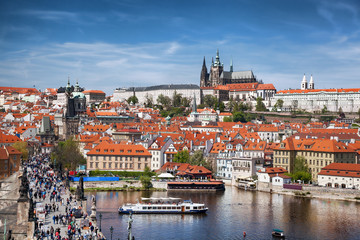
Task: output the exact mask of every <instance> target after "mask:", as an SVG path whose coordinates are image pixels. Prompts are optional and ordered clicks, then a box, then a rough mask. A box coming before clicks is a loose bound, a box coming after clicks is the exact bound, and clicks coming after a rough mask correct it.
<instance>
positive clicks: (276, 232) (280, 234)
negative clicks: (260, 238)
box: [271, 229, 285, 239]
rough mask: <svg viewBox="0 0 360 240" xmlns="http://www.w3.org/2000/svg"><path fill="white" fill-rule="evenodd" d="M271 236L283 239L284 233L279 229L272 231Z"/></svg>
mask: <svg viewBox="0 0 360 240" xmlns="http://www.w3.org/2000/svg"><path fill="white" fill-rule="evenodd" d="M271 235H272V236H273V237H275V238H282V239H284V238H285V235H284V231H283V230H280V229H273V231H272V233H271Z"/></svg>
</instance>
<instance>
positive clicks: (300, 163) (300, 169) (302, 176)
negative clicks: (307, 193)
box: [290, 156, 311, 182]
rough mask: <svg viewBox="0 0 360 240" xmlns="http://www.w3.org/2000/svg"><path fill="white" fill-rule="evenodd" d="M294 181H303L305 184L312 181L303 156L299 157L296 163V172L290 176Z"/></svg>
mask: <svg viewBox="0 0 360 240" xmlns="http://www.w3.org/2000/svg"><path fill="white" fill-rule="evenodd" d="M290 176H291V177H292V179H293V180H294V181H297V180H301V181H304V182H309V181H311V173H310V171H309V167H308V165H307V163H306V159H305V157H303V156H297V157H296V158H295V162H294V170H293V172H292V173H291V174H290Z"/></svg>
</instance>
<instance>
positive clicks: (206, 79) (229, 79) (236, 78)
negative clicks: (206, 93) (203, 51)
mask: <svg viewBox="0 0 360 240" xmlns="http://www.w3.org/2000/svg"><path fill="white" fill-rule="evenodd" d="M255 82H257V80H256V78H255V76H254V74H253V72H252V71H251V70H248V71H239V72H234V71H233V63H232V60H231V63H230V71H224V64H223V63H221V61H220V57H219V50H217V52H216V58H215V62H214V60H212V62H211V67H210V72H208V70H207V67H206V63H205V57H204V61H203V65H202V68H201V74H200V87H216V86H218V85H227V84H233V83H255Z"/></svg>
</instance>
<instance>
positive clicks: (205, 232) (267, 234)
mask: <svg viewBox="0 0 360 240" xmlns="http://www.w3.org/2000/svg"><path fill="white" fill-rule="evenodd" d="M85 195H86V197H87V199H88V203H87V208H88V209H87V210H88V213H89V214H90V208H91V195H95V196H96V200H97V219H98V225H100V223H99V214H100V213H101V214H102V220H101V227H102V232H103V233H104V234H105V236H106V237H107V239H110V226H113V228H114V230H113V237H112V239H114V240H115V239H127V226H128V223H127V222H128V219H129V216H128V215H119V214H118V212H117V209H118V207H119V206H120V205H122V204H123V203H128V202H131V203H136V202H137V199H140V198H141V197H179V198H182V199H191V200H192V201H193V202H200V203H205V204H206V206H208V208H209V210H208V212H207V214H199V215H180V214H179V215H176V214H173V215H166V214H165V215H161V214H154V215H150V214H149V215H146V214H144V215H136V214H135V215H133V224H132V227H133V228H132V229H133V231H132V232H133V235H134V236H135V239H157V240H158V239H164V240H165V239H166V240H167V239H272V236H271V231H272V229H273V228H279V229H282V230H284V232H285V235H286V239H360V228H359V219H360V218H359V216H360V204H359V203H354V202H346V201H335V200H320V199H309V198H302V197H293V196H286V195H279V194H270V193H263V192H251V191H244V190H240V189H237V188H235V187H226V191H225V192H213V193H211V192H209V193H202V192H94V193H92V192H88V193H86V194H85ZM244 231H245V232H246V234H247V235H246V238H244V237H243V232H244Z"/></svg>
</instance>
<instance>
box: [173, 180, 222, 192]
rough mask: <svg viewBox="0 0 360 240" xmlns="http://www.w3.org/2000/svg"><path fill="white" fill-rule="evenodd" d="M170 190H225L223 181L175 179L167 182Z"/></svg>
mask: <svg viewBox="0 0 360 240" xmlns="http://www.w3.org/2000/svg"><path fill="white" fill-rule="evenodd" d="M167 189H168V191H181V190H183V191H205V192H213V191H225V184H224V182H223V181H216V180H210V181H175V182H168V183H167Z"/></svg>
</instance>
